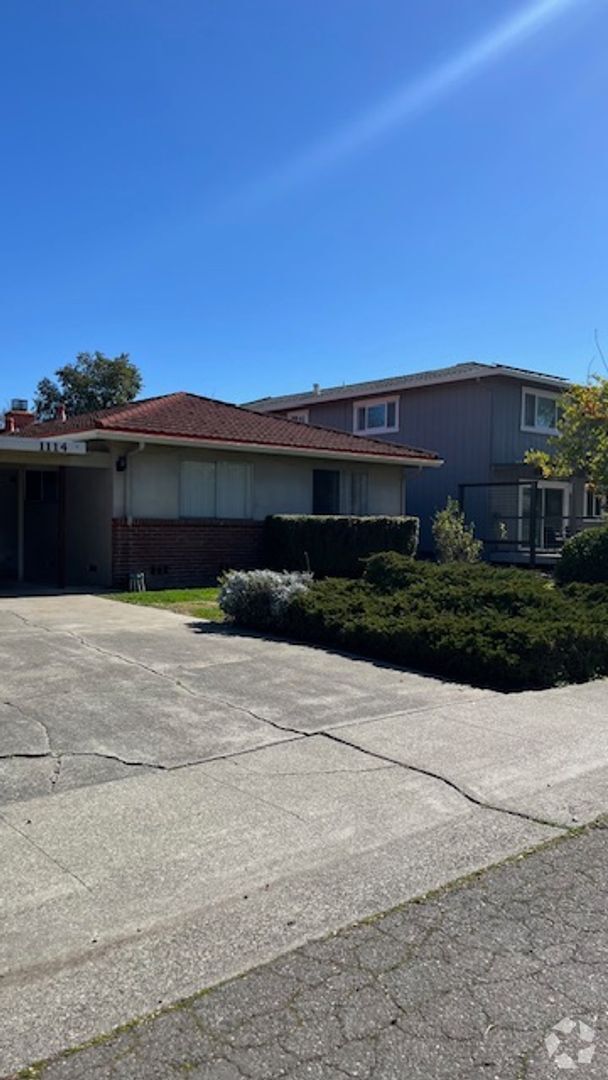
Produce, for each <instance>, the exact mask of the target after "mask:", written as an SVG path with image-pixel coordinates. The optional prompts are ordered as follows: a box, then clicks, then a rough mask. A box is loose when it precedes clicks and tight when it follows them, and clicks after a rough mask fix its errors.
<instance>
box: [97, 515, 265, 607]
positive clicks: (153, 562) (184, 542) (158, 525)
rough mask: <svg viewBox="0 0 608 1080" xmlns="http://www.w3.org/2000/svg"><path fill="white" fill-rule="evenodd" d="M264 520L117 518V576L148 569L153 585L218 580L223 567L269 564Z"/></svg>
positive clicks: (123, 579)
mask: <svg viewBox="0 0 608 1080" xmlns="http://www.w3.org/2000/svg"><path fill="white" fill-rule="evenodd" d="M263 528H264V524H263V522H261V521H233V520H221V519H217V520H216V519H213V520H211V519H206V520H204V521H201V520H198V519H197V520H183V519H180V520H177V521H176V520H173V519H168V520H164V519H163V520H159V519H156V518H134V519H133V520H132V522H131V524H128V523H127V521H126V519H124V518H114V520H113V522H112V581H113V584H114V587H115V588H118V589H124V588H126V587H127V584H128V579H129V573H132V572H139V571H143V572H144V573H145V575H146V583H147V586H148V588H152V589H153V588H172V587H177V588H179V587H186V586H189V585H209V584H213V583H214V581H215V579H216V578H217V576H218V574H220V573H221V572H222V571H223V570H228V569H235V570H249V569H253V568H254V567H256V566H261V565H263V555H262V533H263Z"/></svg>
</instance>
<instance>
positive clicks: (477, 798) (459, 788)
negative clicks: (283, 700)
mask: <svg viewBox="0 0 608 1080" xmlns="http://www.w3.org/2000/svg"><path fill="white" fill-rule="evenodd" d="M7 610H8V612H9V614H11V615H13V616H14V617H15V618H17V619H19V620H20V621H21V622H22V623H23V624H24V625H26V626H29V627H32V628H33V629H37V630H43V631H44V632H46V633H51V634H57V633H59V634H64V635H66V636H68V637H71V638H73V639H74V640H76V641H78V642H79V644H80V645H81V646H82V647H83V648H86V649H90V650H91V651H93V652H96V653H100V654H101V655H103V656H108V657H111V658H112V659H114V660H118V661H121V662H122V663H125V664H129V665H131V666H134V667H138V668H140V669H142V670H144V671H146V672H147V673H148V674H151V675H154V676H155V677H157V678H160V679H163V680H165V681H167V682H169V683H171V684H172V685H173V686H176V687H177V688H178V689H180V690H182V691H183V692H184V693H186V694H188V695H189V696H190V697H192V698H195V699H198V700H200V701H205V702H210V703H211V704H215V705H223V706H224V707H225V708H230V709H235V710H237V711H239V712H242V713H245V714H246V715H248V716H250V717H251V718H252V719H254V720H256V721H259V722H260V723H263V724H268V725H269V726H270V727H273V728H274V729H275V730H278V731H281V732H288V733H291V734H293V735H294V736H296V738H295V739H294V740H281V741H280V742H275V743H270V744H266V745H265V746H258V747H253V748H250V749H247V750H238V751H233V752H230V753H226V754H216V755H208V756H206V757H202V758H198V759H193V760H188V761H187V762H183V763H179V764H177V765H163V764H162V763H160V762H150V761H145V760H143V761H142V760H137V761H132V760H129V759H126V758H122V757H120V756H119V755H117V754H107V753H102V752H99V751H93V752H88V751H69V752H66V753H65V754H63V755H62V756H65V757H67V756H72V757H80V756H94V757H100V758H105V759H109V760H114V761H118V762H120V763H121V764H123V765H126V766H142V767H147V768H152V769H158V770H161V771H166V772H170V771H173V770H175V769H183V768H188V767H191V766H195V765H203V764H206V763H208V762H211V761H217V760H229V759H232V758H236V757H240V756H242V755H244V754H247V753H257V752H259V751H261V750H264V749H267V748H268V747H269V746H274V745H280V744H281V743H282V742H284V741H285V742H287V741H298V740H300V739H310V738H325V739H328V740H330V741H332V742H335V743H337V744H339V745H342V746H347V747H349V748H350V749H351V750H358V751H359V752H360V753H362V754H366V755H367V756H368V757H372V758H374V759H375V760H378V761H382V762H384V763H386V764H389V765H392V766H396V767H399V768H402V769H404V770H406V771H409V772H412V773H416V774H418V775H420V776H426V777H428V778H429V779H431V780H436V781H438V782H439V783H442V784H444V785H445V786H446V787H448V788H450V789H451V790H452V791H455V792H456V793H457V794H459V795H460V796H461V797H462V798H463V799H465V800H466V801H467V802H468V803H470V804H471V805H473V806H476V807H478V808H479V809H482V810H490V811H492V812H494V813H499V814H505V815H507V816H510V817H515V818H518V819H520V820H523V821H528V822H531V823H533V824H536V825H542V826H545V827H548V828H552V829H558V830H561V831H563V830H565V831H571V830H572V829H574V828H576V826H575V825H570V824H566V823H563V822H557V821H552V820H550V819H548V818H542V817H538V816H536V815H534V814H530V813H527V812H526V811H523V810H516V809H513V808H510V807H506V806H501V805H499V804H495V803H491V802H489V801H487V800H486V799H484V798H482V796H481V795H478V794H476V793H475V792H474V791H471V790H470V789H468V788H466V787H465V786H464V785H462V784H459V783H458V782H457V781H456V780H453V779H452V778H451V777H448V776H444V775H443V774H441V773H439V772H435V771H434V770H432V769H428V768H425V767H424V766H421V765H413V764H411V763H408V762H404V761H401V760H400V759H399V758H394V757H391V756H390V755H388V754H383V753H380V752H379V751H374V750H369V749H367V748H365V747H363V746H360V745H358V744H357V743H356V742H353V741H351V740H349V739H346V738H344V737H342V736H340V735H337V734H335V733H334V732H333V731H332V730H327V729H324V730H321V729H314V730H312V731H304V730H302V729H301V728H295V727H290V726H286V725H282V724H279V723H277V722H276V721H274V720H270V719H268V717H265V716H261V715H259V714H258V713H255V712H253V711H252V710H251V709H248V708H246V706H244V705H237V704H233V703H232V702H229V701H226V700H224V699H221V698H217V697H209V696H207V695H205V694H201V693H199V692H197V691H195V690H192V689H191V688H190V687H189V686H187V685H186V684H185V683H183V682H182V681H181V680H180V679H178V678H176V677H175V676H172V675H169V674H168V673H166V672H161V671H158V670H157V669H156V668H153V667H151V666H150V665H148V664H145V663H143V661H140V660H136V659H134V658H132V657H126V656H124V655H123V654H121V653H118V652H114V651H112V650H110V649H104V648H103V647H102V646H99V645H94V644H92V643H91V642H89V641H87V639H86V638H84V637H83V636H82V635H81V634H77V633H76V632H75V631H72V630H66V629H65V628H61V629H57V628H56V627H48V626H45V625H44V624H40V623H36V622H33V621H32V620H31V619H27V618H26V617H25V616H24V615H21V614H20V613H18V612H16V611H13V610H12V609H7ZM421 711H426V709H423V710H421ZM24 715H26V714H24ZM394 715H399V713H398V712H397V713H396V714H394ZM374 719H381V718H378V717H376V718H374ZM38 722H39V723H41V721H38ZM351 723H354V724H357V723H358V721H351ZM43 726H44V725H43ZM45 730H46V727H45ZM46 733H47V738H48V731H47V732H46ZM49 744H50V739H49ZM7 756H8V757H20V756H22V757H31V756H53V757H57V754H53V753H52V752H51V753H50V754H49V755H27V754H25V755H16V754H11V755H7Z"/></svg>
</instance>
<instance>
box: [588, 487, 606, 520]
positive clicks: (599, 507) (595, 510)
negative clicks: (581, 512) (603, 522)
mask: <svg viewBox="0 0 608 1080" xmlns="http://www.w3.org/2000/svg"><path fill="white" fill-rule="evenodd" d="M603 513H604V500H603V498H602V496H601V495H598V494H597V493H596V491H595V489H594V488H592V487H591V486H590V485H589V484H588V485H587V487H586V488H585V517H586V518H601V517H602V516H603Z"/></svg>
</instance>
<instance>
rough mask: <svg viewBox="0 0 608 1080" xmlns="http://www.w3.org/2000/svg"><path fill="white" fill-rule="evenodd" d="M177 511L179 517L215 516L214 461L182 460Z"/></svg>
mask: <svg viewBox="0 0 608 1080" xmlns="http://www.w3.org/2000/svg"><path fill="white" fill-rule="evenodd" d="M179 512H180V515H181V517H215V462H214V461H182V465H181V476H180V490H179Z"/></svg>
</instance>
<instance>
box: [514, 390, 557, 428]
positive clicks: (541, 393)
mask: <svg viewBox="0 0 608 1080" xmlns="http://www.w3.org/2000/svg"><path fill="white" fill-rule="evenodd" d="M526 394H531V395H532V396H533V397H534V398H539V397H544V398H550V399H551V400H552V401H559V399H560V398H561V396H562V395H561V394H556V393H554V392H553V391H552V390H539V389H538V387H536V386H522V388H521V430H522V431H529V432H530V433H531V434H536V435H557V427H541V426H540V425H535V426H534V427H530V425H529V424H526ZM537 415H538V406H535V407H534V416H535V417H536V416H537Z"/></svg>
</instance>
